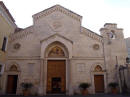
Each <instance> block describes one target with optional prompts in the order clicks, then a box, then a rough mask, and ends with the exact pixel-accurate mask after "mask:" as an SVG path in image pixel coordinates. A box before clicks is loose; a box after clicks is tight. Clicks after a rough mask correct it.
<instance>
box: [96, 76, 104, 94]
mask: <svg viewBox="0 0 130 97" xmlns="http://www.w3.org/2000/svg"><path fill="white" fill-rule="evenodd" d="M94 83H95V92H96V93H103V92H104V76H103V75H94Z"/></svg>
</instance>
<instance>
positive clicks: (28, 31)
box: [9, 26, 33, 41]
mask: <svg viewBox="0 0 130 97" xmlns="http://www.w3.org/2000/svg"><path fill="white" fill-rule="evenodd" d="M32 32H33V26H30V27H28V28H25V29H24V30H21V31H19V32H15V33H13V34H11V35H10V37H9V38H10V41H14V40H16V39H21V38H23V37H26V36H27V35H29V34H31V33H32Z"/></svg>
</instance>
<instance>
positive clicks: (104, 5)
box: [3, 0, 130, 38]
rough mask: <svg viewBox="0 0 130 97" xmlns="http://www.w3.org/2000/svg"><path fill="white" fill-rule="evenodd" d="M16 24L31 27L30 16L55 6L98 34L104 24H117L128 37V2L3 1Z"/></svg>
mask: <svg viewBox="0 0 130 97" xmlns="http://www.w3.org/2000/svg"><path fill="white" fill-rule="evenodd" d="M3 1H4V3H5V5H6V6H7V8H8V9H9V11H10V12H11V14H12V15H13V17H14V18H15V20H16V24H17V25H18V26H19V27H21V28H25V27H28V26H30V25H32V23H33V21H32V15H33V14H35V13H38V12H40V11H43V10H44V9H47V8H49V7H51V6H53V5H55V4H60V5H61V6H64V7H65V8H67V9H69V10H71V11H73V12H75V13H77V14H79V15H81V16H83V19H82V26H84V27H86V28H88V29H90V30H92V31H94V32H96V33H98V34H100V32H99V29H100V28H101V27H103V25H104V24H105V23H117V24H118V27H119V28H123V29H124V35H125V38H127V37H130V0H3Z"/></svg>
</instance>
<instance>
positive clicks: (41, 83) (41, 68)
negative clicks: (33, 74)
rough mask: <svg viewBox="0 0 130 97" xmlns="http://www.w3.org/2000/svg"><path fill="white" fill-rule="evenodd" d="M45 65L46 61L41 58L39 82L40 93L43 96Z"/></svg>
mask: <svg viewBox="0 0 130 97" xmlns="http://www.w3.org/2000/svg"><path fill="white" fill-rule="evenodd" d="M43 65H44V61H43V59H40V84H39V90H38V94H39V95H41V96H42V95H43Z"/></svg>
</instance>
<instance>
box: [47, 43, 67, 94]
mask: <svg viewBox="0 0 130 97" xmlns="http://www.w3.org/2000/svg"><path fill="white" fill-rule="evenodd" d="M66 59H67V52H66V49H65V47H64V45H62V44H61V43H57V42H56V43H53V44H52V45H50V46H49V48H48V51H47V85H46V92H47V94H54V93H55V94H62V93H66Z"/></svg>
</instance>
